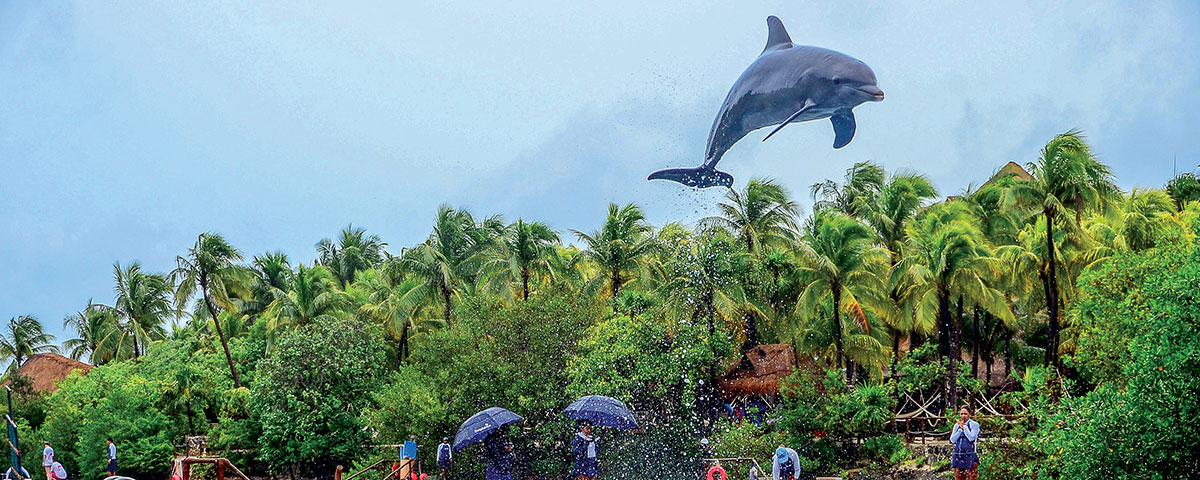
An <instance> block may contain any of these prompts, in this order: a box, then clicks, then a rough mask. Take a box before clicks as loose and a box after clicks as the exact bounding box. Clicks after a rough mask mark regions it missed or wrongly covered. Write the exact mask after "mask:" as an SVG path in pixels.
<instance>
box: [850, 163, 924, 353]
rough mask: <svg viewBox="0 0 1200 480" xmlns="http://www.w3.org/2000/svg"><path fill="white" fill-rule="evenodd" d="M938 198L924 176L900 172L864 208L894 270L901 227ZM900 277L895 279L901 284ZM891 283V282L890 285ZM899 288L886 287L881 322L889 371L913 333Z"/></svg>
mask: <svg viewBox="0 0 1200 480" xmlns="http://www.w3.org/2000/svg"><path fill="white" fill-rule="evenodd" d="M936 195H937V190H936V189H934V188H933V183H932V182H930V181H929V179H928V178H926V177H925V176H924V175H920V174H917V173H912V172H900V173H897V174H893V175H890V176H889V177H888V179H887V182H886V183H884V184H883V186H882V187H881V188H880V189H879V192H878V194H877V195H876V196H875V200H874V201H873V202H869V203H867V204H866V206H867V208H866V209H864V211H863V212H862V213H863V217H865V219H866V222H867V224H869V225H870V226H871V228H873V229H874V230H875V233H876V235H878V236H879V241H880V242H881V243H882V244H883V247H884V248H886V249H887V250H888V255H889V257H890V258H889V263H890V265H891V266H892V267H894V266H895V265H896V264H897V263H900V258H901V256H902V254H901V250H902V248H903V246H904V240H905V238H906V237H905V233H904V224H905V223H906V222H908V221H909V219H911V218H913V217H914V216H916V214H917V212H918V211H919V210H920V209H921V208H922V207H924V206H925V204H926V202H928V201H929V200H930V199H932V198H934V197H935V196H936ZM902 279H903V277H897V280H902ZM889 283H890V282H889ZM899 290H900V286H899V285H889V286H888V291H889V294H888V298H889V300H890V301H891V303H892V307H891V308H889V309H888V312H887V314H886V315H885V316H884V320H885V322H886V324H887V326H888V329H889V330H890V332H889V333H890V334H891V335H890V336H891V342H892V370H893V371H895V369H896V363H897V362H899V360H900V340H901V338H902V337H903V336H905V335H907V334H909V333H910V332H911V331H912V330H913V322H912V315H903V314H901V312H902V311H903V309H902V308H900V303H901V299H900V293H899Z"/></svg>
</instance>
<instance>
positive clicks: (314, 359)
mask: <svg viewBox="0 0 1200 480" xmlns="http://www.w3.org/2000/svg"><path fill="white" fill-rule="evenodd" d="M380 338H381V336H380V335H379V334H378V332H375V331H372V330H371V329H369V328H366V327H364V326H362V325H360V324H358V323H355V322H351V321H326V322H320V323H317V324H314V325H310V326H306V327H301V328H298V329H296V330H293V331H289V332H287V333H285V334H284V335H283V336H282V337H280V339H279V342H278V343H277V344H276V345H275V349H274V350H272V351H271V352H270V353H269V354H268V355H267V357H266V358H264V359H263V360H262V362H260V363H259V365H258V372H257V374H256V378H255V381H254V384H253V385H252V386H251V388H250V390H251V396H250V403H249V410H250V413H251V415H253V416H254V417H256V418H257V419H259V422H260V423H261V425H262V436H261V437H260V438H259V445H260V449H259V457H260V458H261V459H262V460H263V461H265V462H266V463H267V464H268V465H273V466H276V467H279V466H289V467H293V468H297V467H298V468H299V469H300V471H303V472H322V473H324V472H331V471H333V469H334V467H335V466H336V465H337V464H339V463H343V464H349V463H351V462H352V461H353V460H354V459H356V458H358V457H359V456H361V455H362V454H363V451H362V445H363V444H364V443H366V442H367V440H368V436H367V433H366V432H365V431H363V428H362V425H361V424H360V423H359V421H358V418H359V415H360V412H361V411H362V410H363V409H365V408H366V407H367V406H368V405H370V401H371V392H373V391H374V390H375V389H376V388H377V387H378V386H379V384H380V380H381V379H382V378H383V376H382V372H383V368H384V367H383V366H384V365H387V358H386V353H385V352H386V350H385V349H384V347H383V345H381V341H380Z"/></svg>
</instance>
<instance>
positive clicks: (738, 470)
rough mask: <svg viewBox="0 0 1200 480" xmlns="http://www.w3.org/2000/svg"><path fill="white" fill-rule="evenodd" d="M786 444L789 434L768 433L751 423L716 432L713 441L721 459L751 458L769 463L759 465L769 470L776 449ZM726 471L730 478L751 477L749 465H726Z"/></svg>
mask: <svg viewBox="0 0 1200 480" xmlns="http://www.w3.org/2000/svg"><path fill="white" fill-rule="evenodd" d="M786 443H787V434H785V433H783V432H774V431H767V430H764V429H763V428H761V427H759V426H757V425H755V424H753V423H751V422H744V423H742V424H740V425H728V426H726V427H725V428H724V429H723V430H721V431H718V432H716V433H715V434H714V436H713V439H712V450H713V454H714V455H716V456H717V457H719V458H738V457H749V458H753V459H756V460H758V461H759V462H763V461H764V460H765V461H766V462H767V463H759V466H762V467H764V468H767V469H769V468H771V466H770V463H769V462H770V459H771V458H772V457H773V456H774V454H775V449H776V448H778V447H779V446H780V445H784V444H786ZM797 453H798V452H797ZM725 470H726V472H727V473H728V474H729V478H749V476H750V468H749V465H744V464H739V465H726V466H725Z"/></svg>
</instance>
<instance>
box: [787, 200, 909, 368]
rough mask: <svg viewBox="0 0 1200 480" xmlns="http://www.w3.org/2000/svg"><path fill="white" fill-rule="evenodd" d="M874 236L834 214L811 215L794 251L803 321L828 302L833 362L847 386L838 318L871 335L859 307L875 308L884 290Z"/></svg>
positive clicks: (830, 211) (884, 255) (881, 263)
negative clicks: (829, 297) (846, 317)
mask: <svg viewBox="0 0 1200 480" xmlns="http://www.w3.org/2000/svg"><path fill="white" fill-rule="evenodd" d="M874 241H875V234H874V232H872V231H871V229H870V228H869V227H867V226H866V225H864V224H862V223H861V222H859V221H857V220H855V219H853V218H851V217H850V216H848V215H846V214H844V213H841V212H839V211H836V210H833V209H825V210H818V211H817V212H816V213H814V214H813V218H812V221H811V222H810V223H809V225H808V227H807V228H806V232H805V234H804V239H803V241H802V242H801V243H800V244H799V246H798V250H799V251H798V256H799V257H800V261H801V265H800V268H799V269H798V271H797V275H798V277H799V278H800V282H801V285H803V287H802V288H803V293H801V294H800V299H799V300H798V301H797V303H796V308H797V309H798V310H799V313H800V315H801V316H802V317H804V318H808V317H809V316H811V315H812V314H813V313H815V312H816V311H817V310H818V309H819V308H820V304H821V302H822V300H823V299H824V298H825V297H824V295H825V294H826V293H828V294H830V295H832V297H833V341H834V348H835V349H836V353H835V357H834V358H835V362H834V364H835V365H837V367H838V368H840V369H842V374H843V376H846V379H847V381H850V379H851V378H852V377H850V376H849V375H852V373H851V372H850V370H851V368H852V367H851V366H849V365H846V363H844V362H843V359H844V356H845V351H844V346H843V332H844V330H845V325H843V323H842V313H843V312H845V313H848V314H849V315H850V316H851V318H852V319H853V320H854V322H855V323H857V324H858V326H859V327H860V328H862V329H863V331H866V332H869V331H870V330H871V326H870V323H869V322H868V320H867V313H866V311H865V310H864V304H865V305H866V306H868V308H877V307H878V305H880V304H881V303H882V298H881V296H880V295H881V294H882V293H883V292H884V291H885V290H886V289H885V288H884V282H883V280H882V279H881V278H880V276H879V275H878V274H879V272H880V271H881V270H882V269H883V268H884V265H885V264H886V259H887V252H886V251H885V250H884V249H882V248H879V247H877V246H875V245H874Z"/></svg>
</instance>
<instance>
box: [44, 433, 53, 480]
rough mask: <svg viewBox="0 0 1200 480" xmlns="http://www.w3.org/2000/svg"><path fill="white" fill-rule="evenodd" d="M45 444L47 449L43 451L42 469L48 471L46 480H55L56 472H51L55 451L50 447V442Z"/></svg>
mask: <svg viewBox="0 0 1200 480" xmlns="http://www.w3.org/2000/svg"><path fill="white" fill-rule="evenodd" d="M44 443H45V444H46V448H43V449H42V467H43V468H45V469H46V480H54V472H51V471H50V467H52V466H53V465H54V449H53V448H51V447H50V442H44Z"/></svg>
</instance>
